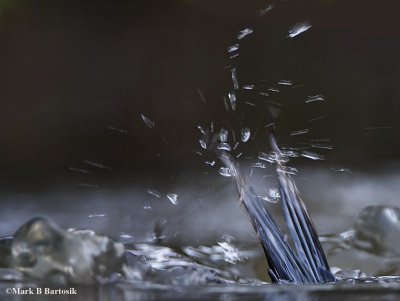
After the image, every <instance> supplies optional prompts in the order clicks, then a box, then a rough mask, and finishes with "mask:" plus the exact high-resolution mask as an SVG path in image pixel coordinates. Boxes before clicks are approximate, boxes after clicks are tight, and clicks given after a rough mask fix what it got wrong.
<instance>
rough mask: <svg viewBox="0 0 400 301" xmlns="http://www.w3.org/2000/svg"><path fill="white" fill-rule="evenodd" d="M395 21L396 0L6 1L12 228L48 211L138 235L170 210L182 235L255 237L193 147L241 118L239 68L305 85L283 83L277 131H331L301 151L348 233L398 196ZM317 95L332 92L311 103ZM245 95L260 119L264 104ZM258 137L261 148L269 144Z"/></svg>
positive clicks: (320, 207) (317, 210)
mask: <svg viewBox="0 0 400 301" xmlns="http://www.w3.org/2000/svg"><path fill="white" fill-rule="evenodd" d="M397 19H398V18H397V10H396V3H395V1H392V2H391V1H387V0H385V1H380V2H379V3H378V2H376V1H359V0H353V1H345V0H321V1H312V0H301V1H273V2H269V1H264V0H263V1H261V0H229V1H228V0H181V1H178V0H176V1H174V0H169V1H165V0H163V1H145V0H136V1H105V0H99V1H54V0H37V1H28V0H0V42H1V47H0V99H1V102H0V106H1V109H0V141H1V146H0V154H1V155H0V166H1V168H0V180H1V181H0V202H1V205H2V210H1V211H0V234H2V235H8V234H12V233H13V232H14V231H15V229H16V228H17V227H18V226H19V225H20V224H22V223H23V222H24V221H26V220H27V219H29V218H31V217H34V216H37V215H42V216H43V215H44V216H49V217H51V218H53V219H55V220H56V221H57V222H58V223H60V224H61V225H62V226H65V227H82V228H90V229H95V230H97V231H100V232H103V233H107V234H111V235H114V236H117V235H119V234H121V233H128V234H129V235H131V236H132V237H133V239H135V240H138V241H139V240H151V239H152V237H153V236H152V235H153V232H154V228H157V227H159V226H156V224H157V223H158V225H160V224H161V225H162V228H163V233H164V234H165V236H166V239H168V240H170V241H171V242H173V243H174V242H179V241H180V242H185V243H189V244H199V243H204V242H212V241H214V240H216V239H218V238H220V237H221V236H222V235H224V234H230V235H233V236H235V237H237V238H238V239H239V240H242V241H247V240H248V241H255V240H256V238H255V237H254V234H252V230H251V225H250V223H249V221H248V220H247V217H246V215H245V214H244V212H243V210H242V209H241V208H240V206H239V203H238V202H237V201H236V200H237V195H236V192H235V187H234V185H233V184H232V181H231V179H229V178H228V179H227V178H222V177H220V176H219V175H218V164H216V166H214V167H211V166H209V165H207V164H204V160H205V159H204V158H203V157H202V156H199V155H198V154H197V153H196V151H199V150H201V148H200V146H199V143H198V139H199V134H200V133H199V131H198V129H197V125H198V124H203V125H204V126H206V125H208V124H209V123H210V122H211V121H214V122H215V124H217V125H220V126H221V125H224V126H226V127H228V128H229V124H230V122H231V121H230V119H229V118H231V117H229V116H227V112H226V110H225V107H224V102H223V96H226V95H227V92H228V91H229V89H232V83H231V80H230V68H231V67H229V66H232V65H235V66H236V69H237V72H238V78H239V81H240V84H241V85H242V84H254V85H256V87H257V89H261V90H262V89H265V90H267V89H268V88H270V87H276V86H277V85H276V84H277V82H278V81H279V80H282V79H287V80H291V81H292V82H293V83H294V86H293V87H289V88H286V87H280V89H281V91H280V93H275V94H274V93H273V92H271V98H270V99H271V101H272V102H274V103H275V105H276V103H278V105H276V107H277V108H279V110H280V111H281V113H280V114H279V117H278V120H277V134H278V141H279V143H281V144H285V145H291V144H293V143H300V144H301V143H302V142H303V143H304V141H305V140H306V141H305V142H307V141H309V140H310V139H326V138H329V139H330V140H329V141H328V142H324V143H327V144H329V145H332V146H333V149H332V150H318V152H319V153H321V154H323V155H324V156H325V157H326V160H324V161H319V162H314V161H310V160H307V159H299V160H297V161H296V162H295V163H294V165H295V166H297V167H298V168H299V170H300V172H299V175H298V176H297V177H296V179H297V183H298V184H299V186H300V189H301V191H302V193H303V196H304V199H305V200H306V202H307V204H308V205H309V206H310V211H311V213H312V216H313V217H314V219H315V222H316V226H317V228H318V230H319V231H320V232H324V233H327V232H335V231H342V230H345V229H346V228H348V227H350V226H351V223H352V220H353V219H354V217H355V216H356V214H357V213H358V212H359V211H360V210H361V209H362V208H363V207H365V206H366V205H368V204H377V203H384V204H392V205H397V204H398V203H399V198H400V197H399V193H398V192H399V190H400V188H399V187H400V185H399V184H400V180H399V179H400V178H399V166H400V165H399V156H398V153H399V151H400V144H399V143H398V137H397V136H398V133H399V129H400V118H398V115H399V114H398V113H399V110H400V90H399V88H398V87H399V85H398V83H399V81H400V59H399V57H400V56H399V53H400V27H399V26H398V22H397ZM304 21H308V22H310V24H311V25H312V27H311V28H310V29H309V30H308V31H307V32H305V33H303V34H301V35H299V36H297V37H295V38H293V39H289V38H288V37H287V35H288V29H289V28H290V27H291V26H293V25H294V24H296V23H299V22H304ZM247 27H249V28H252V29H253V30H254V33H253V34H251V35H249V36H247V37H245V38H244V39H243V40H241V41H240V55H239V56H238V57H236V58H234V59H230V58H229V54H228V53H227V49H228V47H229V46H231V45H234V44H235V43H237V42H238V41H237V39H236V36H237V33H238V32H239V31H240V30H243V29H244V28H247ZM257 91H258V90H257ZM241 93H242V94H240V95H239V96H240V97H239V101H249V102H250V101H251V100H252V99H253V98H257V97H258V98H259V97H262V96H260V95H259V94H257V95H255V94H254V93H256V92H252V91H250V92H249V94H245V92H241ZM252 93H253V94H252ZM317 94H321V95H323V96H324V99H325V101H321V102H318V103H316V104H305V99H306V98H307V96H310V95H317ZM238 106H239V108H238V110H240V114H241V116H240V118H241V120H242V121H243V122H244V123H245V124H246V125H247V126H248V127H250V128H251V129H252V130H254V129H256V128H257V121H258V118H259V116H260V114H261V115H262V114H263V113H262V112H261V111H262V110H264V109H265V108H262V109H260V108H258V107H257V108H255V109H252V108H249V106H247V107H246V105H245V104H243V103H240V102H239V103H238ZM141 114H143V115H144V116H146V117H148V118H150V119H151V120H152V121H153V122H154V127H152V128H150V127H149V126H147V125H146V124H145V123H144V122H143V120H142V117H141ZM238 114H239V113H238ZM258 126H260V125H259V124H258ZM304 128H307V129H310V133H309V134H308V136H307V137H304V136H301V137H293V136H291V135H290V133H291V132H293V131H296V130H300V129H304ZM256 137H257V136H255V137H254V139H252V140H251V141H250V142H249V143H248V145H246V148H245V149H244V151H245V152H248V154H249V156H250V155H251V154H252V155H254V154H256V153H257V152H259V151H262V149H260V148H259V144H258V143H257V141H258V140H257V139H263V138H262V136H260V137H261V138H257V139H256ZM302 139H303V140H304V141H303V140H302ZM257 183H258V182H257ZM168 193H174V194H177V195H178V204H176V205H174V204H172V203H171V202H170V201H169V199H168V198H167V194H168Z"/></svg>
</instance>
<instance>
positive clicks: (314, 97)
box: [306, 94, 325, 103]
mask: <svg viewBox="0 0 400 301" xmlns="http://www.w3.org/2000/svg"><path fill="white" fill-rule="evenodd" d="M323 100H325V98H324V96H323V95H321V94H318V95H312V96H307V99H306V103H310V102H316V101H323Z"/></svg>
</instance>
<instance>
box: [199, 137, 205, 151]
mask: <svg viewBox="0 0 400 301" xmlns="http://www.w3.org/2000/svg"><path fill="white" fill-rule="evenodd" d="M199 143H200V146H201V147H202V148H204V149H207V144H206V142H205V141H204V140H203V139H199Z"/></svg>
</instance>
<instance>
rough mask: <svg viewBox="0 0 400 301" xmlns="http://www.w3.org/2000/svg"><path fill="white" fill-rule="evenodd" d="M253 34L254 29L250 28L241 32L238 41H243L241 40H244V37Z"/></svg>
mask: <svg viewBox="0 0 400 301" xmlns="http://www.w3.org/2000/svg"><path fill="white" fill-rule="evenodd" d="M252 33H253V29H252V28H250V27H247V28H245V29H243V30H241V31H239V33H238V35H237V39H238V40H241V39H243V38H244V37H246V36H248V35H249V34H252Z"/></svg>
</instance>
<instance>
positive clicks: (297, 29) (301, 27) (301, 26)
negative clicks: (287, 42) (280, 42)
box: [287, 21, 311, 38]
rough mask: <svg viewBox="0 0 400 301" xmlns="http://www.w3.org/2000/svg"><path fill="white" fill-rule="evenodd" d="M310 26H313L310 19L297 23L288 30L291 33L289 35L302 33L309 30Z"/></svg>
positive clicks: (294, 35)
mask: <svg viewBox="0 0 400 301" xmlns="http://www.w3.org/2000/svg"><path fill="white" fill-rule="evenodd" d="M310 28H311V23H310V22H308V21H304V22H300V23H297V24H295V25H293V26H292V27H290V28H289V31H288V33H289V34H288V36H287V37H288V38H294V37H296V36H298V35H299V34H302V33H303V32H305V31H307V30H309V29H310Z"/></svg>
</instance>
